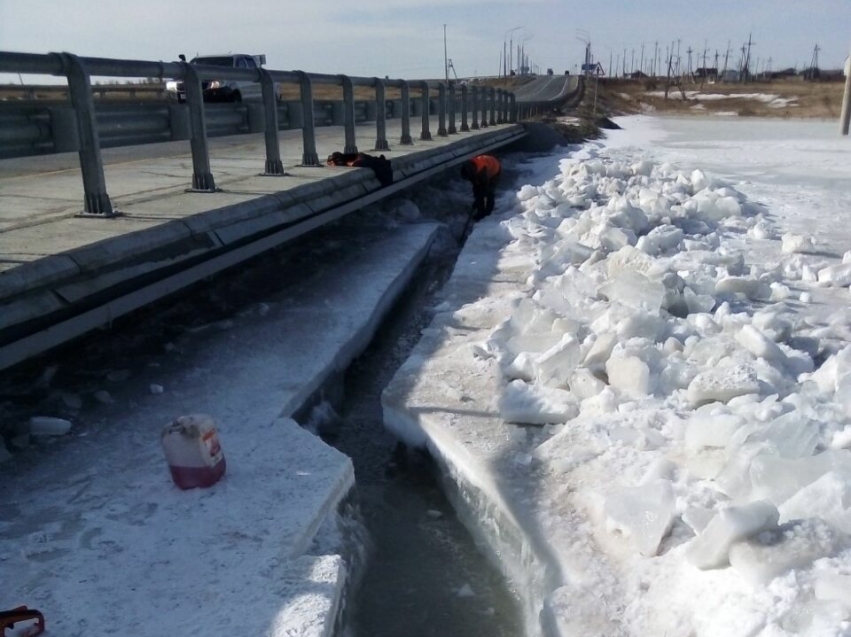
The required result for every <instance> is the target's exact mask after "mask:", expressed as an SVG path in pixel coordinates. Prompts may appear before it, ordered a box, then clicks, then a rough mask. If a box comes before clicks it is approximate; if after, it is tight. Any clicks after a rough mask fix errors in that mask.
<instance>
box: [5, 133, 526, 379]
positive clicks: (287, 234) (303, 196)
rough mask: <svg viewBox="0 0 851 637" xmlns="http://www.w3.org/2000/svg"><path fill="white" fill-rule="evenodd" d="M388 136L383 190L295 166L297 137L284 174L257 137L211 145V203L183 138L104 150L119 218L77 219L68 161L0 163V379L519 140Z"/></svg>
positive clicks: (72, 158) (332, 138) (325, 138)
mask: <svg viewBox="0 0 851 637" xmlns="http://www.w3.org/2000/svg"><path fill="white" fill-rule="evenodd" d="M387 129H388V130H387V137H388V139H389V140H391V150H390V151H381V152H382V153H383V154H384V155H385V156H386V157H387V158H388V159H390V160H391V163H392V166H393V171H394V183H393V184H392V185H390V186H386V187H381V185H380V184H379V183H378V181H377V180H376V179H375V177H374V175H373V173H372V171H371V170H368V169H353V168H336V167H321V168H318V167H301V166H299V163H300V161H301V154H302V144H301V131H299V130H293V131H281V133H280V140H281V155H282V160H283V163H284V166H285V169H286V171H287V173H288V174H287V175H286V176H276V177H267V176H262V175H261V173H262V171H263V165H264V146H263V137H262V134H258V135H241V136H235V137H226V138H213V139H210V140H209V144H210V148H211V153H210V154H211V158H210V162H211V168H212V173H213V175H214V176H215V178H216V183H217V185H218V187H219V188H220V189H221V191H220V192H216V193H197V192H188V191H187V189H188V188H189V186H190V185H191V178H192V159H191V154H190V149H189V144H188V142H169V143H165V144H150V145H145V146H132V147H123V148H114V149H107V150H105V151H104V152H103V156H104V169H105V176H106V187H107V190H108V192H109V194H110V196H111V198H112V200H113V204H114V206H115V208H116V209H117V210H118V211H120V212H121V213H122V214H121V216H118V217H113V218H108V219H107V218H91V217H79V216H76V215H77V214H78V213H79V212H81V210H82V208H83V185H82V180H81V178H80V170H79V165H78V159H77V155H76V153H67V154H60V155H47V156H40V157H30V158H22V159H14V160H3V161H0V369H3V368H6V367H9V366H11V365H14V364H16V363H18V362H20V361H23V360H26V359H27V358H30V357H32V356H34V355H37V354H39V353H41V352H43V351H46V350H47V349H50V348H51V347H53V346H55V345H58V344H61V343H63V342H65V341H67V340H70V339H71V338H74V337H76V336H79V335H80V334H83V333H85V332H86V331H88V330H90V329H93V328H94V327H97V326H99V325H103V324H107V323H109V322H110V321H111V320H113V319H114V318H116V317H118V316H121V315H122V314H125V313H127V312H130V311H132V310H134V309H137V308H139V307H141V306H142V305H145V304H147V303H150V302H152V301H154V300H156V299H158V298H161V297H163V296H165V295H167V294H170V293H172V292H174V291H176V290H179V289H181V288H182V287H185V286H187V285H190V284H191V283H193V282H195V281H198V280H200V279H201V278H203V277H206V276H209V275H210V274H213V273H215V272H217V271H220V270H222V269H225V268H227V267H230V266H232V265H234V264H236V263H239V262H240V261H242V260H245V259H247V258H251V257H252V256H254V255H256V254H259V253H260V252H262V251H264V250H267V249H269V248H271V247H274V246H275V245H278V244H280V243H283V242H285V241H287V240H289V239H291V238H293V237H295V236H298V235H299V234H302V233H304V232H307V231H309V230H311V229H312V228H315V227H318V226H319V225H322V224H324V223H327V222H329V221H332V220H333V219H335V218H338V217H340V216H342V215H344V214H347V213H348V212H351V211H353V210H357V209H358V208H361V207H363V206H365V205H368V204H370V203H373V202H375V201H378V200H380V199H382V198H384V197H386V196H388V195H391V194H394V193H396V192H399V191H401V190H404V189H406V188H409V187H411V186H412V185H414V184H416V183H417V182H419V181H421V180H423V179H427V178H428V177H430V176H432V175H434V174H437V173H439V172H441V171H443V170H446V169H447V168H450V167H452V166H454V165H457V164H458V163H460V162H462V161H464V160H465V159H466V158H468V157H471V156H473V155H475V154H478V153H481V152H485V151H489V150H493V149H496V148H499V147H501V146H505V145H507V144H510V143H511V142H513V141H515V140H517V139H519V138H521V137H522V136H523V135H524V130H523V128H522V127H521V126H519V125H517V124H500V125H492V126H490V127H487V128H483V129H480V130H476V131H469V132H463V133H455V134H452V135H449V136H438V135H437V134H435V133H434V132H432V136H433V139H431V140H427V141H420V140H415V142H414V144H413V145H409V146H402V145H399V144H393V143H392V140H394V139H395V140H398V139H399V136H400V134H401V128H400V125H399V122H398V121H396V122H393V121H390V122H388V126H387ZM437 129H438V127H437V121H436V119H435V121H434V122H433V123H432V125H431V130H432V131H436V130H437ZM316 132H317V140H316V143H317V151H318V153H319V156H320V157H321V158H324V157H325V156H327V155H328V154H330V153H331V152H334V151H338V150H342V148H343V146H344V131H343V128H342V127H331V128H320V129H317V131H316ZM357 135H358V146H359V149H360V150H361V151H362V152H367V153H372V154H379V153H378V152H374V151H372V150H371V147H372V145H373V143H374V135H375V131H374V127H373V126H370V125H363V126H358V128H357Z"/></svg>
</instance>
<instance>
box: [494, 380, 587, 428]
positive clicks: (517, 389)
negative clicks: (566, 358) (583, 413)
mask: <svg viewBox="0 0 851 637" xmlns="http://www.w3.org/2000/svg"><path fill="white" fill-rule="evenodd" d="M578 413H579V407H578V406H577V404H576V399H575V398H574V397H573V395H572V394H571V393H570V392H568V391H564V390H563V389H554V388H549V387H540V386H535V385H528V384H526V383H525V382H523V381H522V380H514V381H511V383H509V384H508V386H507V387H506V388H505V390H504V391H503V392H502V395H501V396H500V399H499V415H500V417H501V418H502V419H503V420H504V421H506V422H513V423H518V424H527V425H546V424H550V423H563V422H567V421H568V420H570V419H572V418H575V417H576V416H577V414H578Z"/></svg>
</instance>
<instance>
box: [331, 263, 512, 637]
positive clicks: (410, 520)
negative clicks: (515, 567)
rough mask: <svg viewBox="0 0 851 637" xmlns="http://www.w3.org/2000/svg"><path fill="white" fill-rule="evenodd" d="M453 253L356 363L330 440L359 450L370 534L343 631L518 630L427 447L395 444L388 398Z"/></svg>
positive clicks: (436, 633)
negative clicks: (384, 396) (385, 416)
mask: <svg viewBox="0 0 851 637" xmlns="http://www.w3.org/2000/svg"><path fill="white" fill-rule="evenodd" d="M450 256H451V255H443V256H442V257H440V258H439V259H438V262H437V263H431V264H428V265H426V266H425V267H424V268H423V269H422V271H421V272H420V273H419V276H418V277H417V280H416V281H415V283H414V284H413V285H412V286H411V287H410V288H409V290H408V292H407V293H406V294H405V296H404V298H403V299H402V300H400V302H399V303H398V304H397V306H396V307H395V308H394V310H393V311H392V312H391V315H390V318H389V319H387V320H386V321H385V324H384V325H382V327H381V329H380V330H379V334H380V337H379V338H377V339H376V341H375V342H373V344H372V345H371V346H370V348H369V349H368V350H367V351H366V352H365V353H364V354H363V355H362V356H361V357H360V358H359V359H358V360H357V361H355V363H354V364H353V365H352V366H351V367H350V368H349V370H348V371H347V373H346V377H345V381H344V382H345V389H344V392H345V397H344V398H343V401H342V404H341V405H340V407H339V416H340V425H339V427H338V428H337V430H336V431H335V433H334V434H333V435H331V436H324V437H325V438H326V440H327V441H328V442H329V443H330V444H332V445H334V446H335V447H336V448H338V449H339V450H340V451H342V452H343V453H345V454H347V455H348V456H349V457H351V458H352V461H353V463H354V467H355V481H356V485H357V500H358V502H359V508H360V512H361V515H362V521H363V522H364V523H365V525H366V528H367V530H368V534H369V538H370V551H369V554H368V558H367V563H366V569H365V571H364V573H363V575H362V579H361V580H360V584H359V586H358V587H357V589H356V590H355V591H354V594H353V595H352V596H350V598H349V600H348V604H349V610H348V612H347V615H348V616H347V619H346V624H347V626H346V630H345V633H344V634H345V637H402V636H408V637H481V636H485V635H486V636H488V637H519V636H520V635H521V634H522V628H521V622H520V611H519V604H518V602H517V600H516V599H515V597H514V596H513V595H512V594H511V593H510V592H509V590H508V587H507V585H506V581H505V579H504V578H503V577H502V575H501V574H500V573H499V572H498V571H497V569H496V568H495V567H494V566H493V565H492V564H491V562H490V561H489V560H488V559H487V558H486V557H485V556H484V555H483V554H482V553H481V552H480V550H479V548H478V547H477V546H476V544H475V542H474V541H473V538H472V537H471V535H470V534H469V532H468V531H467V529H466V528H465V527H464V526H463V525H462V524H461V522H460V521H459V520H458V518H457V517H456V516H455V514H454V512H453V510H452V507H451V505H450V503H449V501H448V500H447V498H446V496H445V495H444V492H443V490H442V489H441V486H440V476H439V473H438V468H437V467H436V466H435V464H434V463H433V461H432V460H431V459H430V458H429V457H427V456H426V455H425V454H424V453H421V452H417V451H406V452H402V453H401V454H400V453H398V450H397V449H396V440H395V438H393V436H391V435H390V434H388V433H387V432H386V431H385V430H384V427H383V424H382V413H381V404H380V397H381V391H382V389H383V388H384V387H385V386H386V385H387V384H388V383H389V382H390V380H391V378H392V376H393V373H394V372H395V370H396V369H397V368H398V367H399V366H400V365H401V364H402V362H403V361H404V360H405V358H406V357H407V355H408V354H409V353H410V351H411V349H412V348H413V346H414V345H415V344H416V340H417V338H418V336H419V332H420V329H422V328H423V327H425V326H426V324H427V322H428V320H429V318H430V316H429V315H428V313H427V306H428V305H429V302H428V299H429V297H430V296H431V292H433V288H435V287H436V284H437V282H438V281H440V280H441V279H444V278H446V276H447V275H448V272H449V269H450V268H451V261H450V260H449V257H450Z"/></svg>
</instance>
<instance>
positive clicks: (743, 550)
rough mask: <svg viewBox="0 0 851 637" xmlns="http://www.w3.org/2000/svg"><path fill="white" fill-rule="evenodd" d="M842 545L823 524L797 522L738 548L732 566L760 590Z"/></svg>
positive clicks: (733, 554)
mask: <svg viewBox="0 0 851 637" xmlns="http://www.w3.org/2000/svg"><path fill="white" fill-rule="evenodd" d="M838 545H839V538H838V536H837V534H836V532H835V531H833V529H831V528H830V527H829V526H828V525H827V524H825V523H824V522H822V521H821V520H803V521H795V522H791V523H788V524H784V525H783V526H780V527H778V528H776V529H773V530H771V531H766V532H764V533H760V534H759V535H757V536H756V537H752V538H750V539H748V540H745V541H744V542H738V543H736V544H734V545H733V546H732V547H731V548H730V566H732V567H733V568H734V569H736V571H737V572H738V573H739V574H740V575H741V576H742V577H744V578H745V579H746V580H747V581H748V582H749V583H750V584H752V585H753V586H760V585H764V584H767V583H768V582H769V581H771V580H772V579H774V578H775V577H777V576H778V575H782V574H783V573H785V572H786V571H788V570H791V569H793V568H803V567H806V566H809V565H810V564H812V563H813V561H814V560H817V559H820V558H822V557H827V556H829V555H831V554H833V552H834V551H835V550H836V548H837V546H838Z"/></svg>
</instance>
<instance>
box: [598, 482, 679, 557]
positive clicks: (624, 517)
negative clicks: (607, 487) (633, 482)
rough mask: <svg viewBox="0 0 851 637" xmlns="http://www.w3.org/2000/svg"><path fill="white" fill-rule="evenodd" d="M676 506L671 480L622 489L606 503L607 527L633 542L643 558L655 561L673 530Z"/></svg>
mask: <svg viewBox="0 0 851 637" xmlns="http://www.w3.org/2000/svg"><path fill="white" fill-rule="evenodd" d="M674 502H675V501H674V491H673V488H672V487H671V483H670V482H669V481H668V480H657V481H655V482H651V483H650V484H645V485H642V486H640V487H626V488H623V489H621V490H620V491H618V492H616V493H614V494H612V495H610V496H609V497H608V498H607V499H606V507H605V510H606V526H607V528H608V530H609V531H610V532H611V531H619V532H621V533H622V534H623V535H624V536H626V537H628V538H630V540H631V541H632V543H633V544H634V545H635V547H636V548H637V549H638V551H639V552H640V553H641V554H642V555H644V556H646V557H652V556H654V555H656V553H657V552H658V550H659V544H660V543H661V542H662V540H663V539H664V537H665V536H666V535H667V534H668V532H669V531H670V530H671V524H672V522H673V520H674Z"/></svg>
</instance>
